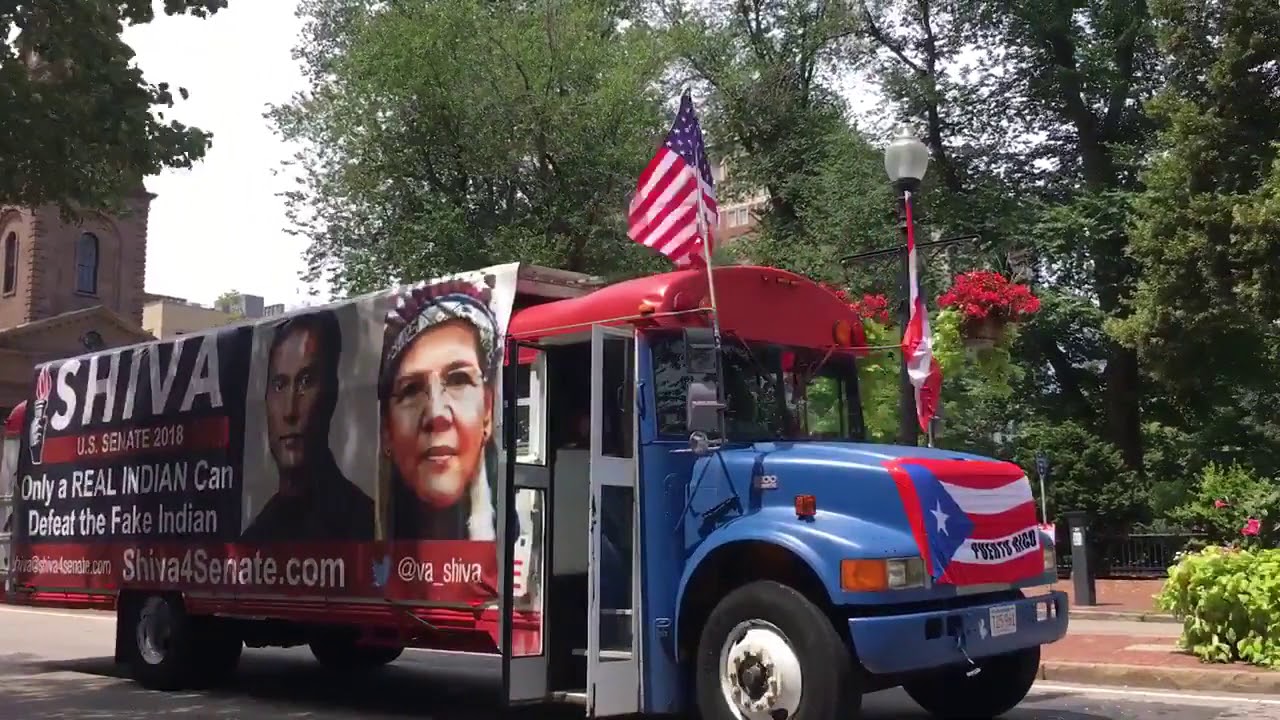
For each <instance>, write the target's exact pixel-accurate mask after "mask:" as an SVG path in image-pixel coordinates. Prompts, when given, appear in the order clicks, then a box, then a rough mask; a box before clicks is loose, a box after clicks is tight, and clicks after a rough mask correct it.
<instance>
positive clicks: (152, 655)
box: [135, 597, 173, 665]
mask: <svg viewBox="0 0 1280 720" xmlns="http://www.w3.org/2000/svg"><path fill="white" fill-rule="evenodd" d="M135 634H136V636H137V641H138V654H139V655H141V656H142V659H143V661H144V662H146V663H147V664H148V665H159V664H160V663H162V662H164V659H165V657H166V656H167V655H168V654H169V640H170V638H171V637H172V635H173V615H172V613H171V612H170V610H169V603H167V602H165V601H164V600H162V599H160V598H158V597H150V598H147V601H146V602H145V603H143V605H142V609H141V610H140V611H139V612H138V627H137V629H136V632H135Z"/></svg>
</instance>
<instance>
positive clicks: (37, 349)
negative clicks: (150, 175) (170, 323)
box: [0, 191, 154, 416]
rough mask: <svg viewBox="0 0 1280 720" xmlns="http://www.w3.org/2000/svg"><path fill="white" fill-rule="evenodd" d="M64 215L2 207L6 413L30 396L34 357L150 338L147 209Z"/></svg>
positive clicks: (1, 401)
mask: <svg viewBox="0 0 1280 720" xmlns="http://www.w3.org/2000/svg"><path fill="white" fill-rule="evenodd" d="M153 197H154V195H152V194H150V193H148V192H146V191H139V192H138V193H137V194H136V195H135V196H134V197H132V198H130V200H129V209H128V211H127V212H126V213H124V214H122V215H121V216H119V217H110V216H105V215H89V216H86V217H85V218H83V219H82V220H81V221H80V222H77V223H66V222H64V221H63V220H62V218H61V216H60V215H59V212H58V210H57V208H54V207H47V208H39V209H30V208H13V207H0V263H3V265H2V267H3V275H2V277H0V413H3V414H4V416H7V415H8V412H9V410H10V409H12V408H13V407H14V406H15V405H17V404H18V403H19V402H21V401H22V400H24V399H26V397H27V394H28V392H29V390H30V388H29V386H30V383H31V371H32V368H33V367H34V366H35V364H36V363H38V362H42V361H45V360H50V359H55V358H59V357H68V356H72V355H78V354H80V353H83V352H85V351H86V350H90V349H99V348H105V347H120V346H123V345H129V344H133V343H136V342H141V341H143V340H148V339H150V335H149V334H147V333H146V332H144V331H143V329H142V327H141V323H142V306H143V304H144V302H145V300H146V297H147V296H146V293H145V292H144V290H143V287H144V282H145V277H146V263H147V259H146V258H147V213H148V210H149V208H150V205H151V199H152V198H153Z"/></svg>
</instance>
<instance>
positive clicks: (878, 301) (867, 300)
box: [819, 283, 889, 325]
mask: <svg viewBox="0 0 1280 720" xmlns="http://www.w3.org/2000/svg"><path fill="white" fill-rule="evenodd" d="M819 284H820V285H822V287H824V288H826V289H827V290H828V291H830V292H831V293H832V294H834V295H835V296H836V297H837V298H839V299H840V301H841V302H844V303H846V304H848V305H849V307H851V308H853V311H854V312H856V313H858V315H859V316H860V317H861V318H862V319H864V320H873V321H875V322H878V323H880V324H881V325H888V324H889V300H888V299H887V298H885V296H883V295H863V296H862V299H861V300H850V299H849V293H848V291H845V290H840V289H837V288H835V287H832V286H831V285H828V284H826V283H819Z"/></svg>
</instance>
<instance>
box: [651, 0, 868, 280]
mask: <svg viewBox="0 0 1280 720" xmlns="http://www.w3.org/2000/svg"><path fill="white" fill-rule="evenodd" d="M653 5H654V7H655V9H656V11H657V14H658V15H660V16H661V17H662V18H663V21H664V23H665V26H666V27H667V28H669V30H670V31H671V34H672V38H673V41H672V42H673V46H674V48H675V51H676V53H677V54H678V57H679V60H680V62H679V64H678V66H677V68H678V70H679V71H680V73H681V74H682V75H683V76H687V77H688V78H690V81H691V82H692V83H694V84H697V85H699V86H701V87H703V88H704V89H705V90H706V91H707V93H706V95H707V101H706V103H705V114H706V117H707V122H706V125H707V128H708V131H709V133H710V136H711V138H712V140H713V142H714V144H715V146H716V149H717V154H718V155H720V156H721V157H726V158H728V160H729V172H730V182H729V183H728V184H727V185H726V186H725V187H722V188H720V193H721V196H722V198H724V199H725V200H726V201H727V200H732V199H735V198H741V197H742V196H743V195H744V194H755V193H758V192H764V193H765V194H767V197H768V201H767V206H766V209H765V211H764V212H763V213H762V216H761V228H760V231H759V232H758V233H756V234H755V235H754V236H751V237H748V238H745V239H744V240H742V241H740V242H738V243H736V247H735V252H737V254H738V255H740V256H745V257H747V258H749V259H751V260H754V261H756V262H762V263H767V264H771V265H776V266H779V267H784V268H787V269H790V270H795V271H798V272H801V273H804V274H806V275H809V276H811V277H815V278H818V279H822V280H827V281H833V282H835V281H840V282H843V281H845V280H846V278H845V276H844V275H845V273H844V270H843V269H842V268H841V266H840V264H839V262H838V259H839V257H840V256H842V255H845V254H848V253H850V252H854V251H855V250H858V249H864V248H868V247H879V246H882V245H883V244H885V243H886V242H890V241H891V240H892V238H893V237H894V231H893V204H892V196H891V194H890V191H889V188H888V186H887V183H886V181H885V180H884V170H883V166H882V161H881V158H880V155H879V153H878V151H877V150H875V149H874V148H873V147H872V146H871V145H870V144H869V143H868V142H867V140H866V139H865V138H864V137H863V136H862V134H861V133H859V132H858V131H857V130H856V129H855V128H853V127H851V125H850V118H849V115H848V112H847V110H846V108H845V106H844V103H843V101H842V100H841V99H840V97H839V94H838V93H837V91H836V87H835V80H836V78H837V77H838V75H839V74H840V73H843V72H844V71H845V70H847V69H848V68H849V67H851V63H852V62H853V61H854V60H855V59H856V58H857V57H858V56H859V54H860V53H861V52H862V45H861V42H860V39H859V35H858V32H857V29H858V18H857V16H856V15H855V14H854V13H853V12H852V11H851V8H850V6H849V5H848V4H847V3H841V2H836V3H817V4H813V3H808V2H804V1H803V0H762V1H761V2H753V3H743V2H732V1H730V0H716V1H714V2H710V3H704V2H692V1H688V0H655V2H654V3H653ZM861 276H862V277H867V278H874V277H877V275H876V274H874V273H866V274H862V275H861ZM857 284H858V285H859V286H863V285H867V283H857ZM865 289H868V290H872V289H876V290H879V289H883V288H882V287H879V286H876V287H867V288H865Z"/></svg>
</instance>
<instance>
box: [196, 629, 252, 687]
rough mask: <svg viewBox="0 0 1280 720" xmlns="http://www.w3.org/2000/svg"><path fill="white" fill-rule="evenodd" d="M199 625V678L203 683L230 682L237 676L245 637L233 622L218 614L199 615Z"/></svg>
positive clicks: (197, 674) (197, 673) (197, 663)
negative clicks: (222, 618)
mask: <svg viewBox="0 0 1280 720" xmlns="http://www.w3.org/2000/svg"><path fill="white" fill-rule="evenodd" d="M195 629H196V643H197V648H198V649H197V651H196V656H195V660H194V666H195V667H194V675H195V680H196V681H197V682H199V684H200V685H201V686H203V687H211V686H216V685H222V684H224V683H226V682H227V681H229V680H230V679H231V678H232V677H234V676H235V673H236V668H237V667H238V666H239V664H240V655H241V653H242V652H243V651H244V641H243V640H242V639H241V638H240V636H239V635H238V634H237V633H236V632H235V628H233V627H231V626H230V624H229V623H226V622H224V621H221V620H218V619H216V618H198V619H197V622H196V623H195Z"/></svg>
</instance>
